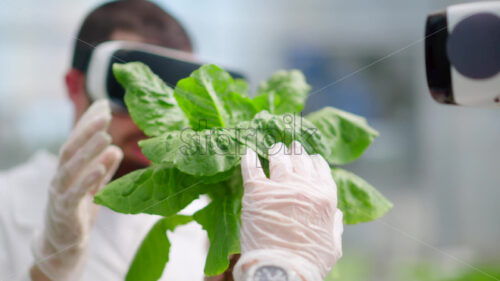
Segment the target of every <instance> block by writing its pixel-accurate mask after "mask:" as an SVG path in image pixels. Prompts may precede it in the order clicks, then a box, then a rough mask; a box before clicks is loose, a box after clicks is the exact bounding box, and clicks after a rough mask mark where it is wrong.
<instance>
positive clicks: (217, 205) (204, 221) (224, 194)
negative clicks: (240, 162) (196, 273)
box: [193, 173, 243, 276]
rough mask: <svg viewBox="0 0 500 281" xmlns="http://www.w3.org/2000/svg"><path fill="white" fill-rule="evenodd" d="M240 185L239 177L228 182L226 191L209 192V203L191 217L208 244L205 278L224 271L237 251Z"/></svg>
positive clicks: (236, 175) (237, 174)
mask: <svg viewBox="0 0 500 281" xmlns="http://www.w3.org/2000/svg"><path fill="white" fill-rule="evenodd" d="M242 194H243V183H242V182H241V174H240V173H235V177H233V179H230V180H228V184H227V189H226V190H224V189H218V190H216V191H215V192H212V193H211V197H212V202H211V203H210V204H208V205H207V206H206V207H205V208H203V209H201V210H200V211H198V212H196V213H195V214H194V215H193V217H194V219H195V220H196V221H197V222H198V223H199V224H201V226H202V227H203V229H205V230H206V231H207V234H208V239H209V241H210V248H209V250H208V254H207V259H206V262H205V275H207V276H213V275H218V274H221V273H223V272H224V271H226V269H227V268H228V267H229V256H230V255H232V254H236V253H239V252H240V224H241V222H240V215H241V196H242Z"/></svg>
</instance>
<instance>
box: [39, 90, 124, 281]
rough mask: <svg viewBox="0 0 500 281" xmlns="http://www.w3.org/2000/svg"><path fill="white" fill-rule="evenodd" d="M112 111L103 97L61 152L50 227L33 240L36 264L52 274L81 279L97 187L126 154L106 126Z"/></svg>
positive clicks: (52, 189) (48, 212)
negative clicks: (114, 144)
mask: <svg viewBox="0 0 500 281" xmlns="http://www.w3.org/2000/svg"><path fill="white" fill-rule="evenodd" d="M110 120H111V113H110V109H109V104H108V102H107V101H105V100H101V101H97V102H95V103H94V104H92V106H91V107H90V108H89V109H88V110H87V112H85V114H84V115H83V116H82V117H81V119H80V120H79V122H78V123H77V124H76V126H75V128H74V130H73V132H72V133H71V135H70V137H69V139H68V141H67V142H66V143H65V144H64V146H63V148H62V150H61V153H60V155H59V166H58V171H57V173H56V175H55V177H54V179H53V181H52V185H51V186H50V189H49V202H48V204H47V207H46V213H45V223H44V228H43V229H42V230H41V232H40V233H39V234H38V235H37V236H36V238H35V240H34V241H33V245H32V250H33V254H34V257H35V264H36V266H37V267H38V268H39V270H40V271H41V272H43V274H45V275H46V276H47V277H48V278H49V279H50V280H53V281H62V280H78V279H79V278H80V276H79V275H80V273H81V270H82V267H83V265H84V263H85V257H86V253H87V248H88V245H87V244H88V238H89V231H90V228H91V226H92V224H93V222H94V220H95V218H96V215H97V210H98V209H97V208H98V206H97V205H95V204H94V203H93V198H94V196H93V195H94V194H95V192H97V191H98V189H99V188H101V187H102V186H103V185H104V184H106V183H107V182H108V181H109V180H110V179H111V177H112V175H113V174H114V173H115V171H116V169H117V167H118V165H119V163H120V161H121V159H122V157H123V154H122V152H121V150H120V149H119V148H118V147H115V146H112V145H110V144H111V137H110V136H109V135H108V133H107V132H106V130H107V128H108V125H109V122H110Z"/></svg>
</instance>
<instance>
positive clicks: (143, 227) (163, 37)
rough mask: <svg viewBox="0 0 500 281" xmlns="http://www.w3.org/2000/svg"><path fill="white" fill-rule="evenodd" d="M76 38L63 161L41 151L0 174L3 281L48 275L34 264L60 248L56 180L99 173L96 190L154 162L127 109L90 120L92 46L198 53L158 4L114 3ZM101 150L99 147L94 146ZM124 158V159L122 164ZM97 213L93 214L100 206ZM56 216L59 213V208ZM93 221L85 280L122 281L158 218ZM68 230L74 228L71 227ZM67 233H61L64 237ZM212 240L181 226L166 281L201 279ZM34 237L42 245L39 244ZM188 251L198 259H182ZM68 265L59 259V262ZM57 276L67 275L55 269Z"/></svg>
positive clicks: (102, 214) (107, 215) (102, 109)
mask: <svg viewBox="0 0 500 281" xmlns="http://www.w3.org/2000/svg"><path fill="white" fill-rule="evenodd" d="M76 38H77V39H76V40H75V48H74V53H73V62H72V67H71V69H70V70H69V71H67V73H66V75H65V84H66V89H67V94H68V97H69V98H70V100H71V102H72V104H73V106H74V112H75V115H74V118H75V124H76V123H77V122H78V124H77V125H76V126H75V128H74V130H73V132H72V134H71V136H70V138H69V140H68V141H67V143H66V144H65V145H64V147H63V149H62V150H61V151H62V153H61V156H60V157H61V158H60V159H59V160H58V159H57V157H55V156H53V155H49V154H48V153H46V152H41V153H38V154H37V155H36V156H35V157H33V158H32V159H31V160H30V161H29V162H28V163H26V164H25V165H22V166H20V167H17V168H14V169H12V170H10V171H7V172H4V173H2V174H0V211H1V212H0V249H1V251H0V280H15V279H18V278H20V276H21V275H23V274H24V275H27V274H28V272H31V276H32V277H33V278H35V277H40V276H42V277H43V274H42V272H41V271H40V268H39V266H38V265H34V259H35V258H37V259H38V258H40V259H43V257H41V256H42V255H44V254H46V253H50V252H52V251H51V250H53V249H47V248H51V247H52V248H53V247H54V246H53V245H50V244H51V243H48V242H47V241H49V240H51V239H56V238H53V237H50V236H51V235H52V236H54V234H56V233H54V232H56V231H55V230H50V229H48V228H49V227H48V226H47V225H50V226H53V225H54V222H50V221H51V220H52V221H53V220H54V219H50V218H49V219H47V217H48V216H47V215H44V213H45V211H46V209H47V210H48V211H50V210H52V209H54V208H53V207H54V206H57V202H59V201H60V200H57V199H56V198H54V196H49V192H48V189H49V186H54V185H57V184H56V183H55V182H56V181H59V182H62V180H57V178H64V177H66V178H78V177H87V175H84V174H85V173H87V172H88V173H93V175H94V177H97V180H100V183H99V186H97V187H94V190H92V191H89V192H95V191H96V189H98V188H99V187H100V186H102V185H103V184H105V182H106V181H108V180H109V179H110V177H111V176H112V175H113V172H114V170H116V174H115V176H116V177H118V176H121V175H123V174H126V173H128V172H130V171H133V170H135V169H138V168H143V167H145V166H147V165H149V161H148V160H147V159H146V158H145V157H144V156H143V155H142V153H141V152H140V149H139V147H138V145H137V141H139V140H140V139H142V138H144V135H143V133H142V132H141V131H140V130H139V129H138V128H137V126H136V125H135V124H134V123H133V121H132V119H131V118H130V116H129V115H128V114H123V113H120V112H116V113H115V112H112V113H111V114H109V109H107V107H108V106H107V105H105V104H103V103H101V105H100V106H99V105H97V106H96V107H95V108H94V109H95V110H94V111H93V112H87V116H86V117H85V116H84V113H85V112H86V111H87V110H88V108H89V107H90V105H91V103H92V101H91V100H90V99H89V95H88V93H87V92H86V86H85V85H86V71H87V68H88V64H89V60H90V56H91V53H92V50H93V48H94V47H95V46H96V45H98V44H99V43H101V42H105V41H109V40H127V41H139V42H145V43H150V44H155V45H160V46H164V47H168V48H172V49H177V50H182V51H185V52H191V51H192V49H193V47H192V44H191V41H190V38H189V37H188V35H187V33H186V31H185V30H184V28H183V27H182V26H181V24H180V23H179V22H178V21H177V20H176V19H175V18H173V17H172V16H171V15H169V14H167V13H166V12H165V11H164V10H162V9H161V8H160V7H158V6H157V5H155V4H153V3H151V2H148V1H141V0H126V1H117V2H110V3H107V4H104V5H102V6H100V7H97V8H96V9H95V10H93V11H92V12H91V13H89V14H88V16H87V17H86V18H85V20H84V21H83V23H82V25H81V28H80V30H79V32H78V35H77V37H76ZM85 119H86V120H85ZM111 139H112V144H111V143H110V141H111ZM85 144H87V148H86V150H85V151H83V150H82V149H79V148H80V147H82V148H83V147H85ZM96 145H100V147H95V146H96ZM89 153H93V154H95V155H94V157H89V155H88V154H89ZM64 154H65V155H64ZM78 157H81V159H84V158H89V159H86V160H85V161H86V163H84V164H78V162H85V161H84V160H78V159H77V158H78ZM121 158H123V160H122V161H121V163H120V164H119V165H118V163H119V162H120V159H121ZM58 162H59V163H58ZM65 163H69V164H70V165H72V167H70V168H68V165H66V166H65V165H64V164H65ZM75 163H77V164H75ZM96 163H100V165H96ZM93 166H98V168H97V169H95V170H92V171H88V169H87V168H89V167H93ZM66 181H67V182H70V181H71V180H66ZM87 184H88V182H87ZM59 185H60V186H63V185H64V184H63V183H61V184H59ZM67 185H68V186H66V187H64V188H65V189H68V190H69V187H73V186H71V185H74V183H68V184H67ZM85 197H86V198H85V199H86V201H89V202H87V203H85V204H83V203H81V204H79V205H80V206H84V205H89V206H90V205H93V204H92V203H91V202H90V201H91V198H90V196H85ZM80 201H81V200H80ZM49 202H50V204H48V203H49ZM89 203H90V204H89ZM46 205H47V207H46ZM81 208H82V207H81ZM90 208H92V209H94V208H95V205H94V206H92V207H90ZM197 208H199V206H198V207H197ZM66 211H67V210H66ZM47 213H49V212H47ZM50 213H51V214H53V213H54V211H53V210H52V211H50ZM56 219H60V218H56ZM89 219H92V220H95V222H94V223H92V224H90V223H88V224H87V225H86V226H82V225H79V227H92V232H93V233H92V235H90V237H89V238H88V239H90V241H79V242H80V243H82V245H81V246H82V247H84V244H85V245H88V249H87V250H86V251H85V253H82V257H81V258H79V259H81V260H84V259H86V260H87V262H86V263H85V268H82V269H80V271H81V272H82V274H83V279H84V280H120V279H123V276H124V274H125V273H126V270H127V268H128V266H129V263H130V261H131V259H132V258H133V255H134V251H135V250H136V249H137V247H138V245H139V244H140V242H141V239H142V238H143V237H144V235H145V233H147V231H148V230H149V228H150V226H151V225H152V224H153V223H154V222H155V220H156V219H157V218H155V217H153V216H146V215H144V216H142V215H139V216H125V215H120V214H116V213H114V212H112V211H110V210H108V209H106V208H102V209H101V210H100V211H99V214H98V215H94V214H93V215H92V216H91V218H89ZM70 221H71V220H70ZM48 222H49V223H48ZM65 227H67V228H71V226H65ZM55 229H56V230H57V228H55ZM64 230H65V229H62V231H61V232H63V233H64V232H65V231H64ZM66 230H67V229H66ZM82 231H83V230H82ZM66 232H68V231H66ZM205 235H206V234H205V233H204V232H203V231H202V229H201V228H200V227H198V226H197V225H196V224H192V225H189V226H186V227H184V228H182V229H179V232H178V233H176V235H173V236H171V237H170V239H171V240H172V243H173V245H174V246H173V248H172V250H171V251H172V255H171V263H170V264H171V266H170V265H169V268H167V269H166V273H165V275H166V276H167V277H168V276H169V275H170V276H171V278H173V279H174V280H196V278H198V279H200V278H202V276H203V261H204V255H203V253H204V252H205V248H206V245H205ZM34 237H36V238H34ZM65 239H70V240H71V239H73V238H72V237H69V238H67V237H66V238H65ZM79 239H81V238H79ZM85 239H87V238H85ZM33 240H34V241H35V242H32V241H33ZM46 240H47V241H46ZM77 240H78V239H77ZM176 245H178V246H179V247H177V246H176ZM37 247H39V248H40V249H38V248H37ZM186 247H187V248H186ZM31 248H33V252H34V253H35V256H36V255H37V254H36V253H38V254H40V255H41V256H40V257H33V254H32V250H31ZM181 248H182V249H183V251H184V252H185V253H191V255H189V254H183V253H182V251H181V250H180V249H181ZM67 252H68V251H67ZM83 255H84V256H86V257H83ZM57 256H61V258H60V259H61V260H62V261H68V260H69V259H70V258H69V257H68V256H65V255H63V254H62V255H54V257H57ZM49 260H50V259H49ZM61 260H59V261H57V260H55V259H54V262H56V263H57V262H61ZM74 262H75V263H78V262H76V261H74ZM186 263H188V264H187V265H186ZM32 265H33V266H32ZM81 266H82V267H83V265H81ZM186 266H189V268H190V270H189V271H186V270H183V271H184V272H183V273H182V274H183V275H182V276H183V277H182V278H177V277H175V276H177V275H179V274H180V273H179V272H180V271H181V269H182V268H186ZM53 271H54V270H53ZM53 274H55V275H61V274H62V273H57V272H53ZM70 274H71V273H70ZM172 276H173V277H172ZM40 280H43V278H42V279H40ZM70 280H74V278H70Z"/></svg>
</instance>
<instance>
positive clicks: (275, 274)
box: [238, 262, 303, 281]
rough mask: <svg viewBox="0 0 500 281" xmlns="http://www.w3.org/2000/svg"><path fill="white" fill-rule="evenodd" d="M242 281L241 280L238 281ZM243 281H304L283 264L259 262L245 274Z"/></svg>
mask: <svg viewBox="0 0 500 281" xmlns="http://www.w3.org/2000/svg"><path fill="white" fill-rule="evenodd" d="M238 281H240V280H238ZM241 281H303V280H302V278H300V277H299V276H298V275H297V273H296V272H295V271H293V270H291V269H290V268H288V267H287V266H285V265H283V264H277V263H272V262H257V263H254V264H253V265H251V266H250V267H249V268H248V270H247V271H245V272H244V273H243V278H242V280H241Z"/></svg>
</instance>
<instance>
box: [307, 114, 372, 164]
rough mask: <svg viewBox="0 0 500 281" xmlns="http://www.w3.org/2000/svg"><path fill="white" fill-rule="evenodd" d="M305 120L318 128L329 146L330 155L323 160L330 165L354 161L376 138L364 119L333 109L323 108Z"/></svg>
mask: <svg viewBox="0 0 500 281" xmlns="http://www.w3.org/2000/svg"><path fill="white" fill-rule="evenodd" d="M306 118H307V119H308V120H309V121H311V123H313V124H314V125H315V126H316V128H318V130H319V131H320V132H321V133H322V134H323V136H324V137H325V139H326V143H327V144H328V145H329V146H330V148H331V153H330V154H329V155H327V156H326V157H325V158H326V159H327V160H328V162H330V163H331V164H346V163H349V162H351V161H353V160H355V159H356V158H358V157H359V156H361V154H362V153H363V151H364V150H365V149H366V148H367V147H368V146H369V145H370V144H371V143H372V141H373V140H374V139H375V137H377V136H378V132H377V131H375V130H374V129H373V128H371V127H370V126H369V125H368V123H367V122H366V119H365V118H363V117H360V116H357V115H354V114H351V113H348V112H345V111H342V110H339V109H336V108H333V107H325V108H323V109H321V110H319V111H316V112H313V113H311V114H309V115H307V116H306Z"/></svg>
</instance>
